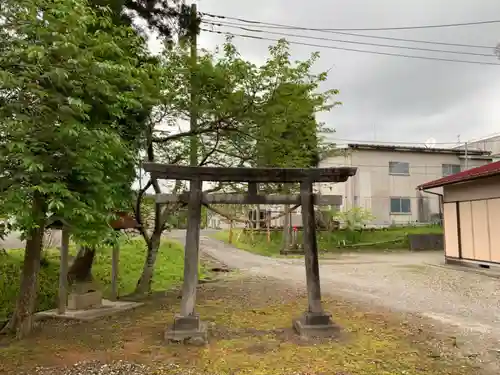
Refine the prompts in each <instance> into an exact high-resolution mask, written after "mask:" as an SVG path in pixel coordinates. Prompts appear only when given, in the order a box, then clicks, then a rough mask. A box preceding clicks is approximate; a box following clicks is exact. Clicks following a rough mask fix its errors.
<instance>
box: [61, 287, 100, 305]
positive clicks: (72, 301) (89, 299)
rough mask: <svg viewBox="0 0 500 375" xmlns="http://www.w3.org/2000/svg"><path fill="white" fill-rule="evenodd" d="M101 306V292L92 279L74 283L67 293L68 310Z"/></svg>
mask: <svg viewBox="0 0 500 375" xmlns="http://www.w3.org/2000/svg"><path fill="white" fill-rule="evenodd" d="M101 306H102V292H101V291H100V290H99V287H98V286H97V285H96V284H95V283H94V282H92V281H90V282H79V283H76V284H75V285H74V286H73V287H72V289H71V292H70V293H69V295H68V304H67V307H68V310H87V309H95V308H98V307H101Z"/></svg>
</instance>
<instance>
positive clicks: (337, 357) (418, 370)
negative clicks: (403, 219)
mask: <svg viewBox="0 0 500 375" xmlns="http://www.w3.org/2000/svg"><path fill="white" fill-rule="evenodd" d="M270 290H272V291H273V292H272V293H269V291H270ZM178 295H179V294H178V292H177V293H175V292H172V293H169V294H168V295H167V296H165V297H162V298H161V299H156V300H150V301H149V302H147V304H146V305H145V306H143V307H141V308H139V309H137V310H135V311H133V312H130V313H127V314H126V315H117V316H114V317H112V318H109V319H103V320H99V321H96V322H93V323H82V324H76V323H73V324H68V323H66V324H62V323H57V322H49V321H48V322H46V323H44V326H42V329H41V330H40V331H39V332H38V333H37V334H36V335H35V336H34V337H32V338H30V339H27V340H25V341H21V342H11V343H9V342H5V341H4V342H2V341H0V347H1V346H2V344H3V348H2V349H0V372H2V371H3V372H2V373H6V374H9V373H12V374H14V373H16V374H17V373H19V372H20V371H23V370H24V371H30V370H32V369H33V367H35V366H41V365H45V366H64V365H72V364H74V363H75V362H77V361H84V360H101V361H106V362H110V361H114V360H126V361H134V362H138V363H144V364H147V365H149V366H150V367H151V373H155V374H172V373H175V374H177V375H182V374H197V375H203V374H235V375H236V374H239V375H242V374H255V375H259V374H273V375H274V374H276V375H280V374H286V375H290V374H304V375H305V374H308V375H313V374H316V375H335V374H342V375H389V374H405V375H417V374H428V375H438V374H440V375H446V374H448V375H452V374H454V375H472V374H479V372H478V370H477V369H475V368H473V367H472V365H471V364H468V363H466V362H463V361H457V360H456V359H454V358H452V357H451V354H452V353H451V352H448V351H447V350H443V351H442V352H441V353H439V354H436V351H435V350H436V349H435V348H434V346H431V343H434V342H437V341H436V338H434V337H432V336H430V335H429V334H426V333H424V332H423V331H422V330H421V329H419V328H415V327H413V326H411V324H410V323H408V322H405V321H402V320H400V319H399V318H398V317H396V316H394V315H392V314H391V313H388V312H383V311H378V312H374V311H373V310H371V312H366V311H363V309H362V308H361V307H359V306H353V305H352V304H350V303H348V302H345V301H343V300H333V299H331V300H326V301H325V308H326V309H327V310H328V311H331V312H333V313H334V319H335V321H336V322H337V323H338V324H340V325H341V326H342V328H343V331H342V335H341V337H340V338H338V339H337V340H334V341H331V340H324V339H323V340H322V341H304V340H301V339H299V338H298V337H297V336H296V335H295V334H294V333H293V331H292V330H291V328H290V327H291V322H292V319H293V318H295V317H297V316H298V315H300V314H301V313H302V311H303V310H304V309H305V307H306V300H305V295H304V294H303V292H302V291H297V289H295V288H291V287H288V286H287V285H285V284H283V283H281V282H277V281H273V280H269V279H255V278H254V279H245V278H242V277H241V276H236V275H230V276H228V277H227V279H226V280H225V281H222V282H219V283H217V284H205V285H203V286H201V287H200V288H199V295H198V297H199V298H198V308H197V311H198V312H199V313H200V316H201V317H202V318H203V319H204V320H206V321H208V322H209V326H210V327H211V333H210V343H209V345H208V346H206V347H189V346H183V345H173V344H171V345H165V343H164V342H163V333H164V330H165V327H166V325H167V323H171V322H172V317H173V313H174V312H176V311H178V308H179V307H178V305H179V299H178ZM439 342H440V341H439ZM443 347H444V346H443ZM173 367H175V368H176V370H175V371H172V368H173ZM9 371H11V372H9ZM54 373H56V372H55V371H54Z"/></svg>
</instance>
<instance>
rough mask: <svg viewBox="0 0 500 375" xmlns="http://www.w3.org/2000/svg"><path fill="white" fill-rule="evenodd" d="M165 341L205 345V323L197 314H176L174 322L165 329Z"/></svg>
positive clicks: (206, 340)
mask: <svg viewBox="0 0 500 375" xmlns="http://www.w3.org/2000/svg"><path fill="white" fill-rule="evenodd" d="M165 341H166V342H167V343H181V344H187V345H197V346H201V345H205V344H207V343H208V329H207V324H206V323H205V322H202V321H201V320H200V318H199V316H198V315H189V316H181V315H176V316H175V318H174V324H173V325H172V326H170V327H168V329H167V330H166V331H165Z"/></svg>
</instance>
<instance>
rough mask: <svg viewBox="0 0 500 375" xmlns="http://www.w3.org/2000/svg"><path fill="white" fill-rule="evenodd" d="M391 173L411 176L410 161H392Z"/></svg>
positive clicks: (390, 165) (390, 163)
mask: <svg viewBox="0 0 500 375" xmlns="http://www.w3.org/2000/svg"><path fill="white" fill-rule="evenodd" d="M389 174H390V175H394V176H409V175H410V163H405V162H402V161H390V162H389Z"/></svg>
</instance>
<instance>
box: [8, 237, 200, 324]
mask: <svg viewBox="0 0 500 375" xmlns="http://www.w3.org/2000/svg"><path fill="white" fill-rule="evenodd" d="M72 254H73V255H74V254H76V251H75V249H72ZM145 254H146V246H145V244H144V241H143V240H142V239H132V240H128V241H122V243H121V247H120V266H119V293H120V295H126V294H130V293H132V292H133V291H134V288H135V286H136V283H137V280H138V278H139V276H140V274H141V272H142V267H143V264H144V256H145ZM22 264H23V250H9V251H8V252H7V254H3V255H2V254H1V253H0V325H1V322H2V321H5V320H6V319H8V317H9V316H10V314H11V313H12V311H13V309H14V305H15V301H16V298H17V293H18V291H19V282H20V279H21V269H22ZM183 267H184V249H183V247H182V245H180V244H179V243H177V242H171V241H163V242H162V244H161V246H160V250H159V253H158V259H157V263H156V268H155V275H154V278H153V285H152V289H153V290H165V289H168V288H170V287H172V286H173V285H175V284H178V283H180V282H181V281H182V276H183ZM202 271H203V270H202ZM92 273H93V275H94V277H95V278H96V281H97V282H98V283H99V284H100V285H101V287H102V290H103V292H104V295H106V294H107V293H108V292H109V291H110V288H111V285H110V284H111V248H109V249H103V250H102V251H100V252H99V253H98V254H97V255H96V258H95V261H94V266H93V268H92ZM38 281H39V288H38V294H37V304H36V311H43V310H50V309H53V308H55V307H56V304H57V288H58V285H59V252H58V251H57V250H48V251H46V252H45V260H44V262H42V266H41V268H40V275H39V279H38Z"/></svg>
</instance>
